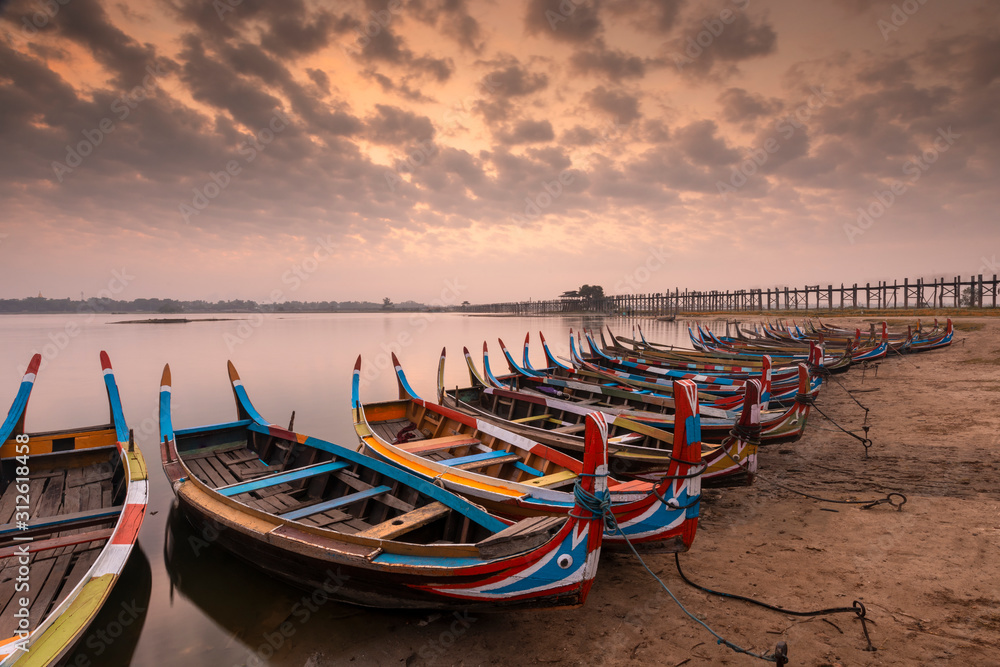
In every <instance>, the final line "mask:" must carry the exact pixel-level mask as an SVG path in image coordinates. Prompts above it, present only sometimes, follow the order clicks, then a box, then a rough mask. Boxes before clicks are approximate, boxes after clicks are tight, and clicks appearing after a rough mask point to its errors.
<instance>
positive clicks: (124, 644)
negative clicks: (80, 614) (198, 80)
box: [63, 545, 153, 667]
mask: <svg viewBox="0 0 1000 667" xmlns="http://www.w3.org/2000/svg"><path fill="white" fill-rule="evenodd" d="M152 589H153V573H152V570H151V569H150V567H149V559H148V558H147V557H146V554H145V553H144V552H143V550H142V546H141V545H136V547H135V549H133V550H132V554H131V555H130V556H129V560H128V563H126V565H125V569H124V570H123V571H122V574H121V578H120V579H119V581H118V583H117V585H115V588H114V590H113V591H112V592H111V595H110V596H109V597H108V599H107V601H106V602H105V603H104V606H103V607H102V608H101V611H100V612H99V613H98V614H97V616H96V617H95V618H94V620H93V622H92V623H91V624H90V627H89V628H88V629H87V632H86V633H85V634H84V635H83V636H82V637H81V638H80V641H79V643H78V644H77V646H76V650H75V651H74V652H73V653H71V654H70V656H69V658H68V659H67V660H66V661H65V662H64V663H63V664H65V665H71V666H72V667H91V666H92V665H94V666H96V665H100V666H101V667H112V666H115V665H130V664H132V656H133V655H134V654H135V648H136V645H137V644H138V643H139V636H140V635H141V634H142V626H143V624H144V623H145V622H146V610H147V609H148V608H149V598H150V593H151V592H152Z"/></svg>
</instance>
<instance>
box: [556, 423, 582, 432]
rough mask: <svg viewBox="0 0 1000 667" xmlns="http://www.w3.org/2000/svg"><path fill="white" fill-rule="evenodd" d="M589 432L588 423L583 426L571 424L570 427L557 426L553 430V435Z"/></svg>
mask: <svg viewBox="0 0 1000 667" xmlns="http://www.w3.org/2000/svg"><path fill="white" fill-rule="evenodd" d="M586 430H587V424H586V422H584V423H581V424H571V425H570V426H557V427H556V428H554V429H552V432H553V433H580V432H582V431H586Z"/></svg>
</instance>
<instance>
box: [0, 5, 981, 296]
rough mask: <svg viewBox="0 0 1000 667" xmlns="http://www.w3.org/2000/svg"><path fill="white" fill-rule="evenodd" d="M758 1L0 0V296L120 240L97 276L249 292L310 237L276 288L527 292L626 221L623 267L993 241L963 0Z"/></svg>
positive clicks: (680, 282) (965, 250) (87, 261)
mask: <svg viewBox="0 0 1000 667" xmlns="http://www.w3.org/2000/svg"><path fill="white" fill-rule="evenodd" d="M786 4H787V3H785V4H781V3H778V4H771V5H769V6H768V7H767V8H765V7H763V6H761V5H758V4H757V3H748V2H745V1H744V0H726V1H725V2H722V3H721V4H716V5H712V4H711V3H704V2H694V1H693V0H692V1H690V2H684V1H683V0H515V2H513V3H506V2H504V3H499V2H485V1H480V0H412V1H410V2H386V0H345V1H344V2H342V3H337V4H336V6H334V5H332V4H330V3H322V2H318V1H317V0H291V1H290V2H287V3H274V2H266V1H265V0H242V1H241V2H226V1H223V2H216V3H213V2H203V1H201V0H169V1H168V2H162V3H148V4H145V5H142V7H141V9H137V8H136V7H135V6H130V5H125V4H123V3H117V2H111V1H110V0H71V1H70V2H66V3H61V2H54V3H48V2H47V3H38V2H35V1H34V0H14V1H12V2H5V3H0V155H3V156H4V159H3V160H0V197H2V198H3V202H4V215H3V220H2V221H0V266H2V267H3V268H2V269H0V274H2V276H3V280H2V282H0V292H2V293H0V296H3V297H10V296H25V295H27V294H37V293H38V291H43V292H44V293H45V294H46V295H52V296H69V295H71V294H72V295H74V296H76V295H78V293H79V291H80V290H84V291H86V292H88V293H89V294H93V293H95V292H96V291H97V290H100V289H102V288H103V287H104V285H106V284H107V280H108V275H109V272H110V271H111V269H112V268H114V269H121V262H122V261H123V259H124V260H125V261H127V262H128V263H129V264H128V268H129V269H130V270H131V268H132V267H133V266H134V267H135V269H136V275H137V276H140V277H137V279H136V281H135V286H134V287H133V288H130V290H132V289H134V290H135V292H134V293H130V294H126V295H123V296H127V297H136V296H160V297H178V298H204V297H211V298H252V299H258V300H267V299H268V298H269V295H270V294H272V293H273V292H274V290H275V289H276V288H282V287H287V286H284V285H283V284H282V281H281V276H282V275H283V274H284V273H285V272H286V271H287V270H288V268H289V267H290V266H296V265H301V262H302V259H303V258H305V257H310V256H311V253H312V252H313V251H314V249H315V247H316V246H317V244H319V243H322V244H327V245H324V247H328V248H330V250H329V251H328V252H329V253H330V256H331V258H332V260H333V261H330V262H325V263H324V264H323V265H322V266H321V267H319V268H317V270H316V272H315V273H313V274H310V276H309V279H308V280H304V281H302V284H301V289H298V291H297V292H296V293H295V294H294V295H289V294H286V295H285V298H296V299H303V300H308V299H318V300H329V299H335V300H350V299H375V300H377V299H381V298H382V297H384V296H386V295H389V296H390V297H391V298H392V299H393V300H394V301H397V302H398V301H404V300H406V299H411V298H412V299H416V300H423V301H430V300H432V299H434V298H436V295H437V294H438V293H440V290H441V285H442V284H444V281H446V280H453V279H455V277H456V276H461V282H462V284H463V286H464V287H463V294H462V300H465V299H468V300H469V301H473V302H485V301H493V300H510V299H521V298H524V299H526V298H529V297H530V298H544V297H552V296H555V295H557V294H558V293H560V292H561V291H563V290H565V289H568V288H572V287H575V286H578V285H580V284H583V283H589V284H594V283H598V284H604V285H605V287H606V288H610V286H612V285H615V284H617V283H620V279H621V276H622V275H629V274H630V273H631V272H633V271H634V268H635V266H637V265H640V264H641V263H642V261H643V253H644V252H646V251H647V249H648V248H650V247H657V246H659V247H669V248H670V249H671V253H672V260H671V263H670V265H669V266H666V267H664V269H663V270H662V271H660V272H658V273H657V274H656V275H652V276H651V277H650V279H649V282H648V283H647V284H646V285H644V286H643V289H649V290H650V291H664V290H665V289H667V288H673V287H675V286H681V287H682V288H683V287H689V288H692V289H714V288H732V287H754V286H759V285H770V284H777V283H796V282H797V283H809V284H815V283H816V282H817V281H827V280H829V281H854V280H862V281H863V280H871V281H874V280H877V279H880V278H886V277H888V278H890V279H892V278H896V277H901V276H903V275H910V276H911V277H916V274H922V275H924V276H925V277H930V274H932V273H943V274H947V275H955V274H960V273H964V274H968V273H971V272H973V271H976V270H978V269H979V267H980V265H982V263H983V262H982V260H981V255H983V253H986V254H987V255H989V256H993V255H995V254H997V253H1000V247H992V246H1000V237H998V236H997V234H996V232H995V229H994V228H995V217H996V210H997V208H998V206H1000V195H998V190H997V188H996V182H997V180H998V178H1000V114H998V113H997V109H998V108H1000V34H998V32H997V29H996V27H995V25H994V23H995V22H993V21H991V20H990V19H991V18H992V17H993V15H994V14H995V11H994V8H993V6H992V5H991V4H990V3H988V2H986V1H985V0H957V1H956V2H954V3H948V4H943V3H929V2H928V3H922V4H921V5H920V7H919V10H917V11H916V12H910V13H909V14H906V15H905V17H904V16H903V15H901V14H898V12H897V13H896V15H895V16H893V12H894V11H895V10H894V5H898V4H900V3H896V2H892V1H890V0H884V1H883V0H879V1H878V2H874V3H866V2H860V1H857V0H835V2H834V3H828V4H825V5H824V4H817V5H816V6H815V7H812V8H811V9H810V11H809V12H805V13H803V12H801V11H798V10H794V9H792V6H791V5H788V6H786ZM904 14H905V12H904ZM886 21H888V23H885V22H886ZM880 22H882V23H880ZM886 25H889V26H891V28H887V27H886ZM887 192H888V193H889V194H890V195H891V201H890V198H889V196H888V195H886V194H884V193H887ZM886 202H889V203H886ZM859 221H860V222H859ZM859 225H863V226H859ZM900 239H905V240H906V244H907V246H906V251H905V252H903V251H900V250H898V244H899V243H900ZM816 248H824V249H827V250H828V252H826V253H817V252H814V251H815V249H816ZM597 253H600V257H601V261H600V262H595V261H594V257H595V256H596V254H597ZM706 257H711V258H712V262H713V264H712V266H713V267H714V268H713V269H712V270H711V271H706V270H705V258H706ZM748 257H753V258H754V262H753V270H752V271H750V272H749V273H748V272H747V271H746V267H747V266H748V265H747V263H746V262H747V258H748ZM800 258H801V259H800ZM927 258H933V259H927ZM370 266H378V267H379V270H378V271H368V272H366V274H365V276H366V277H365V280H364V281H359V280H357V271H358V267H370ZM248 267H252V269H248ZM484 267H502V270H503V276H504V278H503V280H497V279H496V272H495V271H492V270H483V268H484ZM140 269H141V270H140ZM750 274H752V276H753V277H752V278H751V279H749V280H750V283H748V282H747V280H748V278H747V275H750Z"/></svg>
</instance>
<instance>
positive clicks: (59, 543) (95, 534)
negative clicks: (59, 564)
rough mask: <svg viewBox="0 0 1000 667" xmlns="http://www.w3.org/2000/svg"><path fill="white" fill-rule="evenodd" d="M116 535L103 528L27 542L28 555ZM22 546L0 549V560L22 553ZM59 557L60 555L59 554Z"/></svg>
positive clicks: (111, 530)
mask: <svg viewBox="0 0 1000 667" xmlns="http://www.w3.org/2000/svg"><path fill="white" fill-rule="evenodd" d="M113 533H114V529H113V528H101V529H98V530H93V531H90V532H89V533H79V534H74V535H62V536H59V537H51V538H49V539H47V540H35V541H33V542H27V543H26V544H27V545H28V553H38V552H43V551H51V550H53V549H59V548H61V547H70V546H76V545H77V544H86V543H88V542H96V541H98V540H106V539H108V538H110V537H111V535H112V534H113ZM20 546H21V545H16V546H10V547H4V548H3V549H0V558H8V557H10V556H13V555H14V554H17V553H20V551H18V549H19V548H20ZM57 555H58V554H57Z"/></svg>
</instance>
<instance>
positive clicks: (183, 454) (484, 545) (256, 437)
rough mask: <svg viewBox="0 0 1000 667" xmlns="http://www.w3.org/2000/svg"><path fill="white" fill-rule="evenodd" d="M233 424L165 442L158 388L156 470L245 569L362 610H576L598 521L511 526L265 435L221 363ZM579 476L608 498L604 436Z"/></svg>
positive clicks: (409, 479)
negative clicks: (233, 405)
mask: <svg viewBox="0 0 1000 667" xmlns="http://www.w3.org/2000/svg"><path fill="white" fill-rule="evenodd" d="M229 378H230V382H231V384H232V388H233V394H234V396H235V398H236V407H237V415H236V416H237V419H236V420H235V421H231V422H225V423H221V424H214V425H208V426H200V427H196V428H186V429H179V430H177V429H175V428H174V425H173V418H172V416H171V393H172V387H171V376H170V368H169V366H168V367H166V368H165V369H164V371H163V377H162V379H161V382H160V435H161V440H162V443H161V458H162V463H163V469H164V471H165V473H166V475H167V477H168V479H169V480H170V483H171V485H172V487H173V489H174V493H175V494H176V496H177V500H178V504H179V508H180V510H181V511H182V512H183V514H184V515H185V516H186V517H187V518H188V520H189V521H190V522H191V523H192V524H193V525H194V526H195V528H196V529H198V530H202V531H205V533H206V534H211V535H212V536H214V537H215V539H216V540H217V542H218V544H220V545H221V546H223V547H225V548H226V549H229V550H230V551H232V552H233V553H234V554H236V555H237V556H239V557H240V558H243V559H245V560H247V561H249V562H250V563H252V564H253V565H255V566H256V567H259V568H260V569H262V570H264V571H265V572H268V573H269V574H271V575H274V576H276V577H279V578H281V579H284V580H286V581H289V582H291V583H293V584H296V585H299V586H302V587H305V588H309V589H314V590H315V589H320V588H322V589H323V590H324V591H326V594H327V595H329V597H330V598H333V599H337V600H340V601H344V602H349V603H353V604H358V605H364V606H370V607H385V608H420V609H470V610H485V611H489V610H502V609H520V608H539V607H565V606H575V605H580V604H583V602H584V600H585V599H586V597H587V593H588V591H589V590H590V586H591V584H592V582H593V579H594V575H595V574H596V572H597V563H598V558H599V554H600V549H601V541H602V533H603V530H604V522H603V517H602V516H601V515H598V514H594V513H592V512H591V511H589V510H588V509H587V508H586V507H585V506H584V505H582V504H580V503H579V502H577V504H576V505H575V506H574V508H573V510H572V511H571V512H569V513H568V515H567V516H563V517H558V518H541V519H526V520H523V521H518V522H516V523H513V522H511V521H507V520H503V519H500V518H498V517H496V516H494V515H492V514H489V513H488V512H486V511H485V510H484V509H483V508H481V507H479V506H477V505H474V504H472V503H470V502H468V501H467V500H464V499H462V498H460V497H459V496H457V495H455V494H453V493H451V492H449V491H447V490H445V489H443V488H440V487H439V486H436V485H434V484H433V483H431V482H429V481H426V480H423V479H421V478H419V477H417V476H414V475H411V474H409V473H407V472H405V471H402V470H400V469H399V468H396V467H394V466H391V465H389V464H387V463H384V462H381V461H377V460H374V459H372V458H369V457H366V456H364V455H363V454H360V453H358V452H355V451H354V450H352V449H348V448H346V447H341V446H339V445H336V444H333V443H331V442H327V441H324V440H320V439H318V438H313V437H309V436H305V435H301V434H298V433H295V432H293V431H291V430H290V429H291V424H290V425H289V429H285V428H282V427H280V426H277V425H275V424H272V423H270V422H268V421H267V420H266V419H264V418H263V417H262V416H261V414H260V413H259V412H258V411H257V410H256V408H254V406H253V404H252V403H251V402H250V398H249V396H248V394H247V391H246V389H245V388H244V386H243V382H242V381H241V380H240V377H239V375H238V374H237V372H236V369H235V368H234V367H233V365H232V363H230V364H229ZM588 427H589V433H590V437H589V440H588V445H589V446H588V449H587V455H586V460H585V464H584V465H585V468H586V471H587V474H586V475H582V476H581V478H580V480H579V485H580V488H581V490H582V491H586V492H587V493H588V494H594V495H596V496H603V495H604V494H605V493H606V475H607V425H606V423H605V422H604V420H603V418H602V417H601V416H600V415H594V416H593V417H592V418H591V419H590V421H589V422H588Z"/></svg>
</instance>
